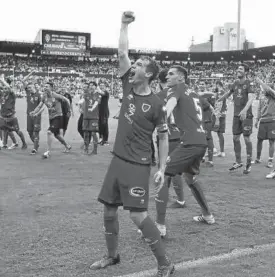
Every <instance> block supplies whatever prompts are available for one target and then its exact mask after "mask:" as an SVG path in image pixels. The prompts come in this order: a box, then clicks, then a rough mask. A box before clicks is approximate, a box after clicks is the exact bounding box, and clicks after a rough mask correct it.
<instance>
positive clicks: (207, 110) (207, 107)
mask: <svg viewBox="0 0 275 277" xmlns="http://www.w3.org/2000/svg"><path fill="white" fill-rule="evenodd" d="M199 89H200V92H199V95H200V101H201V105H202V114H203V120H204V124H203V126H204V129H205V132H206V141H207V150H208V161H207V162H206V166H207V167H213V166H214V163H213V154H214V142H213V136H212V129H213V115H214V108H213V106H212V105H213V101H212V97H213V96H207V95H206V84H205V82H203V81H201V82H200V84H199Z"/></svg>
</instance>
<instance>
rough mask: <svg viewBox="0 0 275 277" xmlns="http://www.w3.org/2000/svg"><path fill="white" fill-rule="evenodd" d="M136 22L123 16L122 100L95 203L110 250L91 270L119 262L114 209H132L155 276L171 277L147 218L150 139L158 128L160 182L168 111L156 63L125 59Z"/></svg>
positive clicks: (155, 231)
mask: <svg viewBox="0 0 275 277" xmlns="http://www.w3.org/2000/svg"><path fill="white" fill-rule="evenodd" d="M133 21H134V16H133V13H132V12H124V13H123V15H122V23H121V30H120V39H119V48H118V51H119V52H118V56H119V67H120V75H121V76H122V83H123V101H122V106H121V112H120V116H119V120H118V128H117V134H116V139H115V143H114V150H113V154H114V157H113V159H112V161H111V164H110V166H109V169H108V171H107V174H106V176H105V180H104V183H103V186H102V188H101V191H100V194H99V197H98V200H99V201H100V202H102V203H103V204H104V229H105V239H106V244H107V249H108V254H107V256H106V257H104V258H103V259H101V260H100V261H98V262H95V263H94V264H93V265H92V266H91V268H92V269H100V268H105V267H107V266H111V265H114V264H117V263H119V261H120V257H119V254H118V253H117V247H118V231H119V223H118V215H117V210H118V206H121V205H123V207H124V209H126V210H129V211H130V217H131V219H132V221H133V222H134V223H135V225H136V226H137V227H138V229H140V230H141V231H142V233H143V235H144V237H145V239H146V241H147V242H148V244H149V246H150V248H151V250H152V252H153V254H154V256H155V257H156V260H157V263H158V275H157V276H159V277H169V276H170V275H171V274H172V273H173V272H174V266H173V264H172V263H171V262H170V260H169V259H168V258H167V256H166V252H165V249H164V245H163V242H162V241H161V237H160V233H159V230H158V229H157V227H156V225H155V224H154V222H153V221H152V220H151V218H150V217H149V216H148V212H147V210H148V200H149V179H150V164H151V139H152V134H153V132H154V130H155V128H157V130H158V135H159V152H160V167H159V170H158V172H157V173H156V175H155V178H156V180H158V181H159V182H160V183H163V181H164V167H165V161H166V158H167V155H168V131H167V121H166V113H165V111H164V109H163V105H162V103H161V100H160V99H159V98H158V97H157V96H156V95H154V94H153V93H152V92H151V89H150V82H151V81H152V80H153V79H155V78H156V76H157V74H158V66H157V64H156V62H155V61H154V60H153V59H151V58H149V57H142V58H139V59H138V60H137V61H136V62H135V63H134V65H133V66H132V67H131V61H130V59H129V57H128V25H129V24H130V23H131V22H133Z"/></svg>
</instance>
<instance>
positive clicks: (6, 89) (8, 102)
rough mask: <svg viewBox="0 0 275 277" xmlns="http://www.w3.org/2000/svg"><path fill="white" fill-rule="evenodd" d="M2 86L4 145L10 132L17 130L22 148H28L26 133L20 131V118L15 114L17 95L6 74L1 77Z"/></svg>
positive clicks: (0, 127)
mask: <svg viewBox="0 0 275 277" xmlns="http://www.w3.org/2000/svg"><path fill="white" fill-rule="evenodd" d="M0 86H2V89H3V95H2V103H1V114H0V129H2V130H4V138H3V140H4V146H5V145H6V144H7V138H8V133H9V132H11V131H15V132H16V133H17V135H18V136H19V137H20V139H21V141H22V149H23V150H24V149H27V144H26V141H25V137H24V134H23V133H22V132H21V131H20V128H19V124H18V119H17V117H16V116H15V102H16V95H15V92H14V91H13V89H12V88H11V87H10V86H9V84H8V83H7V82H6V81H5V79H4V75H2V77H1V78H0Z"/></svg>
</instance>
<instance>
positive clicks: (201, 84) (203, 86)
mask: <svg viewBox="0 0 275 277" xmlns="http://www.w3.org/2000/svg"><path fill="white" fill-rule="evenodd" d="M205 88H206V86H205V83H203V82H201V83H200V84H199V89H200V91H202V92H204V91H205Z"/></svg>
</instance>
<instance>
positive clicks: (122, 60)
mask: <svg viewBox="0 0 275 277" xmlns="http://www.w3.org/2000/svg"><path fill="white" fill-rule="evenodd" d="M134 20H135V17H134V13H133V12H130V11H127V12H124V13H123V14H122V18H121V27H120V35H119V42H118V60H119V73H120V77H122V76H123V75H124V74H125V73H126V72H127V71H128V70H129V68H130V67H131V61H130V59H129V55H128V51H129V40H128V26H129V24H130V23H132V22H133V21H134Z"/></svg>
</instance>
